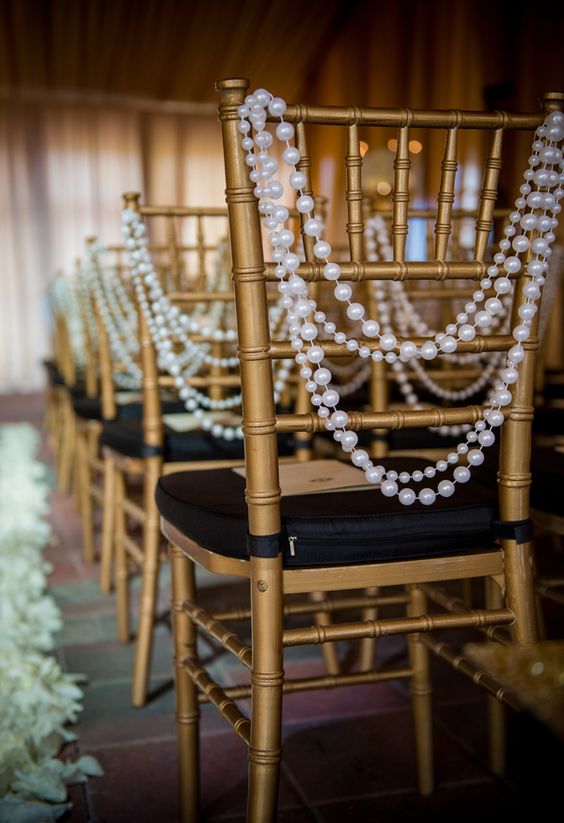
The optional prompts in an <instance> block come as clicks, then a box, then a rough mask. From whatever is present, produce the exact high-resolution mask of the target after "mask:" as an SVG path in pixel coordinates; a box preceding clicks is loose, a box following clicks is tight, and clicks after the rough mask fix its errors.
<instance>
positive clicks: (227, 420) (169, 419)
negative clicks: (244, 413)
mask: <svg viewBox="0 0 564 823" xmlns="http://www.w3.org/2000/svg"><path fill="white" fill-rule="evenodd" d="M206 417H207V418H208V420H212V422H213V423H223V425H225V426H240V425H241V419H240V418H239V417H237V416H236V415H230V414H226V412H224V411H217V412H208V413H207V414H206ZM163 421H164V423H166V425H167V426H168V427H169V428H171V429H172V430H173V431H175V432H192V431H197V430H198V429H201V428H202V419H201V418H200V417H196V416H195V415H194V414H191V413H190V412H180V413H179V414H163Z"/></svg>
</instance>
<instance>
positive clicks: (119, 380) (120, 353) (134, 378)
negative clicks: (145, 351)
mask: <svg viewBox="0 0 564 823" xmlns="http://www.w3.org/2000/svg"><path fill="white" fill-rule="evenodd" d="M105 252H106V250H105V248H104V247H103V246H102V245H101V244H100V243H91V244H90V245H89V246H88V249H87V253H86V261H85V263H84V266H83V269H82V273H83V276H84V281H85V283H86V284H87V286H88V287H89V288H90V289H91V290H92V292H93V295H94V299H95V301H96V305H97V307H98V311H99V313H100V317H101V320H102V323H103V324H104V328H105V330H106V333H107V335H108V341H109V345H110V351H111V353H112V359H114V360H116V361H117V362H119V363H121V364H122V365H123V366H124V367H125V370H126V371H125V373H124V372H114V374H113V379H114V381H115V382H116V384H117V385H118V386H121V387H122V388H125V389H130V390H134V389H138V388H139V387H140V385H141V381H142V379H143V372H142V370H141V369H140V368H139V365H138V364H137V363H136V362H135V359H134V357H135V355H136V354H138V352H139V341H138V338H137V334H136V333H135V327H136V325H137V313H136V312H135V310H134V309H133V307H132V306H131V303H130V301H129V300H128V299H127V298H126V299H125V300H124V296H125V292H123V294H121V299H120V298H118V296H117V294H116V283H117V280H118V277H117V275H116V273H115V272H112V271H111V270H106V271H104V270H103V266H102V262H101V258H102V257H103V255H104V253H105ZM124 304H125V306H127V308H128V309H129V311H130V312H131V313H130V314H129V316H128V317H125V316H124V312H123V308H122V307H123V306H124ZM88 306H90V301H88ZM132 309H133V311H131V310H132Z"/></svg>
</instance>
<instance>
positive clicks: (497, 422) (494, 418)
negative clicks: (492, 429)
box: [484, 409, 505, 426]
mask: <svg viewBox="0 0 564 823" xmlns="http://www.w3.org/2000/svg"><path fill="white" fill-rule="evenodd" d="M484 417H485V418H486V420H487V421H488V423H489V424H490V426H501V424H502V423H503V421H504V419H505V417H504V414H503V412H500V411H498V410H497V409H489V410H488V411H487V412H486V413H485V415H484Z"/></svg>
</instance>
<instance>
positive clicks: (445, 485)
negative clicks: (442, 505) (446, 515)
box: [437, 480, 454, 497]
mask: <svg viewBox="0 0 564 823" xmlns="http://www.w3.org/2000/svg"><path fill="white" fill-rule="evenodd" d="M437 491H438V492H439V494H440V495H441V497H451V495H453V494H454V483H452V482H451V481H450V480H441V482H440V483H439V485H438V487H437Z"/></svg>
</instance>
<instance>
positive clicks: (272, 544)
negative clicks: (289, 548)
mask: <svg viewBox="0 0 564 823" xmlns="http://www.w3.org/2000/svg"><path fill="white" fill-rule="evenodd" d="M247 548H248V550H249V554H250V555H251V557H278V555H279V553H280V532H278V534H261V535H256V534H247Z"/></svg>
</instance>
